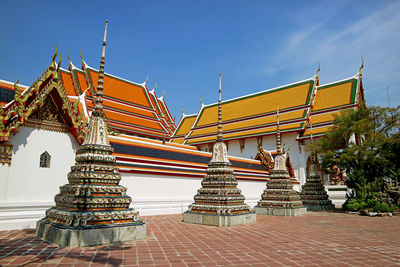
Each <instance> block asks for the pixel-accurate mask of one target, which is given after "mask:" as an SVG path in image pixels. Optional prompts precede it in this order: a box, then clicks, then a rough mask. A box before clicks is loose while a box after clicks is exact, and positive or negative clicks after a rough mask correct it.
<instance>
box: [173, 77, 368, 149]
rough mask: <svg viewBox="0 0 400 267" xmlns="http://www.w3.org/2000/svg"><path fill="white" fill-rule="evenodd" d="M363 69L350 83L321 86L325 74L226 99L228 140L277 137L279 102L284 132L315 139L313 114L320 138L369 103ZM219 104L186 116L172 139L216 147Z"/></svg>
mask: <svg viewBox="0 0 400 267" xmlns="http://www.w3.org/2000/svg"><path fill="white" fill-rule="evenodd" d="M361 77H362V75H361V71H360V72H359V73H358V74H357V75H355V76H353V77H351V78H349V79H346V80H343V81H339V82H335V83H330V84H325V85H319V75H318V73H317V75H315V76H314V77H312V78H310V79H307V80H304V81H299V82H296V83H292V84H288V85H284V86H280V87H276V88H273V89H269V90H265V91H261V92H257V93H254V94H249V95H246V96H241V97H238V98H233V99H229V100H225V101H222V103H221V104H222V111H223V113H224V114H226V115H224V119H223V131H224V139H225V140H226V141H229V140H238V139H244V138H249V137H258V136H267V135H274V134H276V130H277V121H276V116H275V114H276V113H275V104H276V103H280V106H281V108H280V112H281V125H280V128H281V133H289V132H296V133H298V138H297V139H298V140H304V139H309V138H310V133H309V129H310V126H309V125H310V120H309V118H310V116H311V115H312V116H311V117H312V120H313V121H312V123H313V127H314V128H315V130H314V132H315V135H314V136H315V137H318V136H323V135H324V133H325V132H326V131H328V129H329V127H330V126H332V125H333V120H334V117H333V114H337V113H339V112H340V111H341V110H344V109H349V108H356V107H357V105H359V104H360V103H362V102H364V101H365V100H364V92H363V87H362V79H361ZM217 106H218V104H217V103H214V104H210V105H202V107H201V108H200V111H199V112H198V113H197V114H193V115H183V116H182V118H181V120H180V121H179V123H178V126H177V128H176V131H175V133H174V136H173V137H172V141H173V142H176V143H183V144H189V145H201V144H211V143H214V142H215V140H214V136H215V135H216V125H217V116H216V111H217Z"/></svg>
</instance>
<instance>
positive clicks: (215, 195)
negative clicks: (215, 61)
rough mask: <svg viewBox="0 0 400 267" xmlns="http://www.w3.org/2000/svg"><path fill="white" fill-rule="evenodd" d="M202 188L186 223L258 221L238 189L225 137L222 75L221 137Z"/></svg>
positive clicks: (224, 223)
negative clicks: (223, 132)
mask: <svg viewBox="0 0 400 267" xmlns="http://www.w3.org/2000/svg"><path fill="white" fill-rule="evenodd" d="M201 185H202V188H200V189H199V190H198V191H197V195H195V196H194V203H193V204H191V205H190V206H189V209H188V211H186V212H185V213H184V214H183V221H184V222H187V223H197V224H206V225H215V226H232V225H239V224H246V223H252V222H255V221H256V214H255V213H254V212H252V211H250V207H249V206H248V205H247V204H245V203H244V200H245V198H244V196H243V195H241V190H240V189H238V188H237V185H238V182H237V180H236V177H235V175H234V174H233V169H232V167H231V163H230V162H229V160H228V154H227V149H226V145H225V143H224V141H223V137H222V109H221V74H220V75H219V100H218V136H217V141H216V143H215V144H214V147H213V153H212V158H211V161H210V162H209V163H208V168H207V174H206V175H205V176H204V178H203V181H202V182H201Z"/></svg>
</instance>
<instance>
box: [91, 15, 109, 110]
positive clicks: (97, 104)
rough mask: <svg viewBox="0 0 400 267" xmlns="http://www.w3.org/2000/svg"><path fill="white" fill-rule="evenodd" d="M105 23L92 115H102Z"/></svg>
mask: <svg viewBox="0 0 400 267" xmlns="http://www.w3.org/2000/svg"><path fill="white" fill-rule="evenodd" d="M107 23H108V21H107V20H106V25H105V27H104V38H103V48H102V51H101V59H100V68H99V79H98V81H97V92H96V94H95V97H94V109H95V110H94V111H93V113H92V116H93V115H94V116H100V117H103V116H104V112H103V90H104V88H103V83H104V81H103V80H104V64H105V56H106V39H107Z"/></svg>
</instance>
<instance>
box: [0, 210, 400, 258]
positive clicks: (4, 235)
mask: <svg viewBox="0 0 400 267" xmlns="http://www.w3.org/2000/svg"><path fill="white" fill-rule="evenodd" d="M142 219H144V220H145V221H146V223H147V227H148V231H147V234H148V238H147V239H146V240H142V241H136V242H130V243H124V244H118V245H112V246H101V247H88V248H73V249H70V248H58V247H57V246H54V245H49V244H47V243H45V242H43V241H41V240H40V239H39V238H36V237H35V235H34V230H18V231H1V232H0V265H2V266H72V265H73V266H89V265H90V266H232V265H236V266H393V265H396V264H397V265H400V217H392V218H389V217H383V218H377V217H375V218H371V217H363V216H358V215H353V214H344V213H335V212H329V213H328V212H320V213H318V212H309V213H308V214H307V215H305V216H301V217H273V216H266V215H264V216H262V215H260V216H257V223H255V224H252V225H247V226H235V227H230V228H218V227H212V226H201V225H192V224H185V223H182V222H181V219H182V215H164V216H148V217H142Z"/></svg>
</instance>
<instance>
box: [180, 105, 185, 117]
mask: <svg viewBox="0 0 400 267" xmlns="http://www.w3.org/2000/svg"><path fill="white" fill-rule="evenodd" d="M181 113H182V115H184V114H185V113H184V112H183V106H181Z"/></svg>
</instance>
